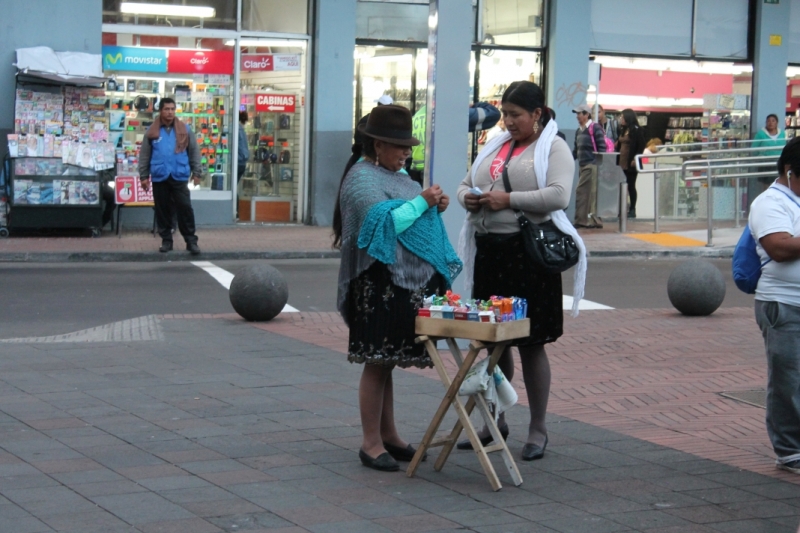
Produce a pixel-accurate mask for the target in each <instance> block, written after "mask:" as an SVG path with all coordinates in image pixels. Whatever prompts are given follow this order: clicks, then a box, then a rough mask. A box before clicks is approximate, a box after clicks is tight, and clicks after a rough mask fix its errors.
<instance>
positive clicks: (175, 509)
mask: <svg viewBox="0 0 800 533" xmlns="http://www.w3.org/2000/svg"><path fill="white" fill-rule="evenodd" d="M92 500H93V501H94V502H95V503H97V505H99V506H100V507H102V508H103V509H106V510H107V511H108V512H110V513H112V514H114V515H116V516H118V517H119V518H121V519H122V520H124V521H126V522H128V523H131V524H134V525H136V524H143V523H147V522H163V521H171V520H181V519H185V518H193V515H192V514H191V513H190V512H189V511H186V510H185V509H183V508H182V507H179V506H177V505H175V504H173V503H170V502H169V501H168V500H166V499H164V498H162V497H160V496H157V495H155V494H152V493H149V492H137V493H132V494H118V495H114V496H95V497H93V498H92Z"/></svg>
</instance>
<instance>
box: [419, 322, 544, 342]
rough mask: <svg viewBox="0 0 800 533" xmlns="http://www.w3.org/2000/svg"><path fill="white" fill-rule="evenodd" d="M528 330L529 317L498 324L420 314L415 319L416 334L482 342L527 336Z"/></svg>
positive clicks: (529, 328)
mask: <svg viewBox="0 0 800 533" xmlns="http://www.w3.org/2000/svg"><path fill="white" fill-rule="evenodd" d="M530 332H531V319H530V318H523V319H522V320H514V321H512V322H500V323H498V324H492V323H489V322H468V321H466V320H450V319H445V318H428V317H421V316H418V317H417V320H416V333H417V335H427V336H429V337H453V338H456V339H469V340H475V341H483V342H503V341H508V340H512V339H519V338H520V337H527V336H528V335H530Z"/></svg>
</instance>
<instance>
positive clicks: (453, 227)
mask: <svg viewBox="0 0 800 533" xmlns="http://www.w3.org/2000/svg"><path fill="white" fill-rule="evenodd" d="M429 21H430V26H431V29H430V34H429V37H428V100H427V106H428V107H427V120H428V124H427V127H426V138H427V141H426V145H425V148H426V149H425V181H426V184H430V183H434V184H437V185H439V186H441V188H442V190H443V191H444V193H445V194H447V195H449V196H450V206H449V208H448V209H447V211H445V212H444V214H443V215H442V220H443V221H444V224H445V228H446V229H447V236H448V237H449V239H450V242H451V243H452V244H453V247H454V248H455V247H456V246H457V245H458V236H459V234H460V232H461V226H462V224H463V223H464V217H465V215H466V213H465V211H464V209H463V208H462V207H461V206H460V205H458V201H457V200H456V198H455V196H456V190H457V189H458V186H459V184H460V183H461V181H462V180H463V179H464V175H465V174H466V171H467V158H468V155H467V146H469V142H468V129H469V113H468V109H469V103H470V91H469V88H470V80H469V60H470V49H471V46H472V35H473V34H474V20H473V14H472V2H471V1H470V0H431V3H430V18H429ZM462 284H463V279H462V278H461V277H459V278H458V279H457V280H456V284H455V285H454V287H453V290H454V291H455V292H457V293H460V289H461V287H463V285H462Z"/></svg>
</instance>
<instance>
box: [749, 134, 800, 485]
mask: <svg viewBox="0 0 800 533" xmlns="http://www.w3.org/2000/svg"><path fill="white" fill-rule="evenodd" d="M778 172H779V174H780V176H779V178H778V179H777V180H775V182H774V183H773V184H772V185H770V187H769V189H767V190H766V191H764V192H763V193H761V194H760V195H759V196H758V198H756V199H755V200H754V201H753V205H752V206H751V208H750V217H749V226H750V231H751V232H752V234H753V237H754V238H755V239H756V241H757V242H758V245H757V247H756V249H757V251H758V254H759V256H760V258H761V263H762V265H763V266H762V268H761V278H760V279H759V280H758V287H757V288H756V301H755V314H756V321H757V322H758V326H759V327H760V328H761V333H762V335H763V336H764V347H765V349H766V352H767V366H768V377H767V433H768V435H769V438H770V441H771V442H772V448H773V449H774V450H775V454H776V455H777V461H776V465H777V467H778V468H780V469H783V470H787V471H789V472H792V473H795V474H800V139H794V140H792V141H791V142H790V143H789V144H787V145H786V147H785V148H784V149H783V151H782V152H781V156H780V159H778ZM765 262H766V263H765Z"/></svg>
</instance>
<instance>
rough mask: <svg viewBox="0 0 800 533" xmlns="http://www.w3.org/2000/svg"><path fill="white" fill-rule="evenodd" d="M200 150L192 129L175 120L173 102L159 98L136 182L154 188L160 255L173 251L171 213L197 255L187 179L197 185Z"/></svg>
mask: <svg viewBox="0 0 800 533" xmlns="http://www.w3.org/2000/svg"><path fill="white" fill-rule="evenodd" d="M201 174H202V170H201V168H200V150H198V148H197V140H196V139H195V137H194V133H192V130H191V128H189V127H188V126H187V125H186V124H184V123H183V122H181V121H180V119H178V118H176V117H175V100H173V99H172V98H162V99H161V107H160V108H159V114H158V117H156V119H155V120H154V121H153V124H152V125H151V126H150V128H149V129H148V130H147V133H146V134H145V138H144V140H143V141H142V146H141V149H140V151H139V179H140V180H141V182H142V188H143V189H144V190H147V189H149V188H150V183H151V181H152V184H153V201H154V202H155V204H156V206H155V207H156V223H157V224H158V227H159V231H160V234H161V247H160V248H159V249H158V251H159V252H162V253H165V252H169V251H170V250H172V210H173V208H174V209H175V210H176V211H177V212H178V229H179V230H180V232H181V235H183V239H184V240H185V241H186V249H187V250H189V252H191V254H192V255H198V254H199V253H200V247H199V246H197V235H195V226H194V210H193V209H192V200H191V196H190V193H189V178H190V177H191V178H192V181H193V182H194V183H195V184H197V183H199V181H200V176H201Z"/></svg>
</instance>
